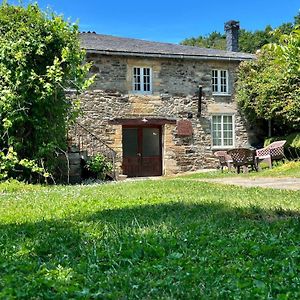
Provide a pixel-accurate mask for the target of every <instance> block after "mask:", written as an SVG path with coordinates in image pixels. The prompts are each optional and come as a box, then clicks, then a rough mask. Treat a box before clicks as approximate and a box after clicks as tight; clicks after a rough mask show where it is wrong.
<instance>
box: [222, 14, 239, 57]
mask: <svg viewBox="0 0 300 300" xmlns="http://www.w3.org/2000/svg"><path fill="white" fill-rule="evenodd" d="M224 29H225V32H226V44H227V51H234V52H238V51H239V29H240V22H239V21H234V20H231V21H228V22H226V23H225V26H224Z"/></svg>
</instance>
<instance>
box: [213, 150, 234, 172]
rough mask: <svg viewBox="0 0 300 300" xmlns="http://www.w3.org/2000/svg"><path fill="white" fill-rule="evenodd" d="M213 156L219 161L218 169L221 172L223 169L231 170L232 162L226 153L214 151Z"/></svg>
mask: <svg viewBox="0 0 300 300" xmlns="http://www.w3.org/2000/svg"><path fill="white" fill-rule="evenodd" d="M214 155H215V156H216V157H218V159H219V163H220V168H221V171H222V172H223V168H224V167H227V168H228V170H229V171H230V170H231V167H232V165H233V161H232V158H231V156H230V155H229V154H228V153H227V152H226V151H216V152H215V153H214Z"/></svg>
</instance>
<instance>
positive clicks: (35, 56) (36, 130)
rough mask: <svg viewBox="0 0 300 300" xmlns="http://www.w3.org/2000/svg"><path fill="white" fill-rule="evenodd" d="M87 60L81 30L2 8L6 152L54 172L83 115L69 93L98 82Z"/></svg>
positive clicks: (0, 110)
mask: <svg viewBox="0 0 300 300" xmlns="http://www.w3.org/2000/svg"><path fill="white" fill-rule="evenodd" d="M84 58H85V52H84V51H82V50H81V49H80V44H79V31H78V26H77V25H75V24H71V23H70V22H69V21H64V20H63V18H62V17H60V16H57V15H55V14H54V13H50V12H47V13H45V12H42V11H41V10H40V9H39V7H38V6H37V5H36V4H30V5H28V6H27V7H22V6H13V5H9V4H7V3H4V4H2V5H1V6H0V136H1V139H0V150H1V149H2V150H4V152H5V151H7V149H9V148H11V147H13V149H14V151H16V153H17V155H18V157H19V158H20V159H22V158H26V159H30V160H34V161H36V162H39V163H40V164H45V166H46V167H47V168H50V169H53V167H54V166H55V155H54V154H55V151H56V150H57V149H59V148H62V149H64V148H65V147H66V132H67V128H68V124H69V122H70V121H71V120H72V119H74V117H75V116H76V113H77V112H78V102H77V101H71V100H70V99H68V98H67V97H66V93H65V90H66V88H72V89H75V90H77V91H81V90H83V89H85V88H86V87H87V86H88V85H89V84H90V83H91V81H92V80H91V79H87V74H88V70H89V67H90V65H89V64H83V61H84Z"/></svg>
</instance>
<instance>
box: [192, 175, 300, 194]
mask: <svg viewBox="0 0 300 300" xmlns="http://www.w3.org/2000/svg"><path fill="white" fill-rule="evenodd" d="M198 181H204V182H216V183H221V184H232V185H238V186H245V187H262V188H272V189H280V190H294V191H299V190H300V178H289V177H285V178H279V177H276V178H274V177H260V178H239V177H227V178H214V179H198Z"/></svg>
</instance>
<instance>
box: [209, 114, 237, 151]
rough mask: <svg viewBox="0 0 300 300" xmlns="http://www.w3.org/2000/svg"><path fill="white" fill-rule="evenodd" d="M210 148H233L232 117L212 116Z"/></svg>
mask: <svg viewBox="0 0 300 300" xmlns="http://www.w3.org/2000/svg"><path fill="white" fill-rule="evenodd" d="M212 146H213V147H218V148H222V147H224V148H226V147H228V148H229V147H233V146H234V116H233V115H214V116H212Z"/></svg>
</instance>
